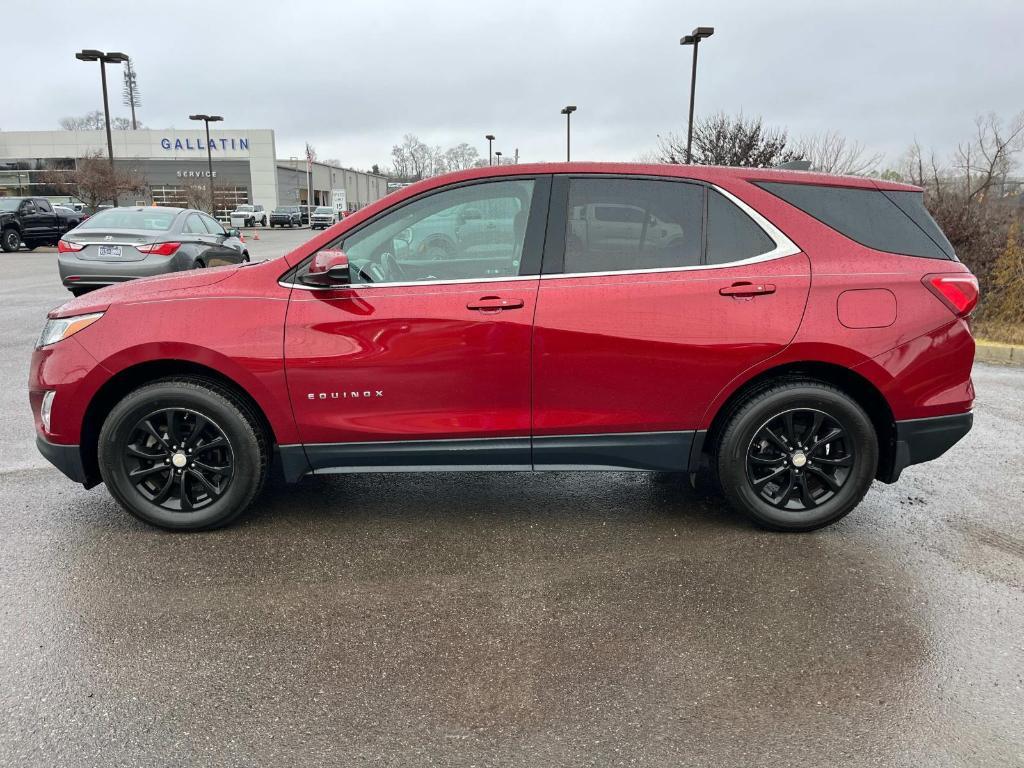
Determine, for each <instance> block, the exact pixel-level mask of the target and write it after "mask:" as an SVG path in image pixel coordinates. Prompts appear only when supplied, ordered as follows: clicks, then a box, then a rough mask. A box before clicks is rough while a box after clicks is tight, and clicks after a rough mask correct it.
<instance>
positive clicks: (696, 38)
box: [679, 27, 715, 165]
mask: <svg viewBox="0 0 1024 768" xmlns="http://www.w3.org/2000/svg"><path fill="white" fill-rule="evenodd" d="M713 34H715V28H714V27H697V28H696V29H695V30H693V32H691V33H690V34H688V35H686V37H683V38H680V40H679V44H680V45H692V46H693V67H692V69H691V70H690V122H689V124H688V126H687V128H686V164H687V165H689V164H690V161H691V160H692V159H693V156H692V155H691V154H690V147H691V146H692V144H693V91H694V89H695V88H696V87H697V47H698V46H699V45H700V41H701V40H703V39H704V38H706V37H711V36H712V35H713Z"/></svg>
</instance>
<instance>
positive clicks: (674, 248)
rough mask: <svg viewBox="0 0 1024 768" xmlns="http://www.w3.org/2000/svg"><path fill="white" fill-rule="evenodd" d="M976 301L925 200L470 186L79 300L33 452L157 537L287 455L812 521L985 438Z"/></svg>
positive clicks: (679, 179) (608, 183)
mask: <svg viewBox="0 0 1024 768" xmlns="http://www.w3.org/2000/svg"><path fill="white" fill-rule="evenodd" d="M442 237H443V238H444V240H445V242H446V243H448V246H447V247H446V248H429V249H425V248H421V247H417V246H416V245H414V244H421V243H424V242H431V241H432V238H433V239H434V240H438V239H439V238H442ZM977 299H978V286H977V281H976V280H975V278H974V277H973V276H972V275H971V273H970V272H969V271H968V270H967V269H966V268H965V267H964V266H963V265H962V264H961V263H960V262H959V261H958V260H957V257H956V255H955V253H954V252H953V249H952V247H951V246H950V244H949V241H948V240H947V239H946V238H945V237H944V236H943V234H942V232H941V231H940V229H939V228H938V227H937V226H936V224H935V222H934V221H933V220H932V219H931V217H930V216H929V215H928V213H927V212H926V210H925V208H924V205H923V201H922V192H921V190H920V189H918V188H916V187H910V186H906V185H902V184H894V183H890V182H885V181H878V180H871V179H865V178H844V177H836V176H827V175H818V174H812V173H803V172H790V171H779V170H761V169H748V168H711V167H695V166H655V165H617V164H590V163H586V164H582V163H577V164H550V165H547V164H545V165H514V166H506V167H498V168H478V169H473V170H469V171H464V172H460V173H456V174H452V175H448V176H442V177H438V178H433V179H428V180H426V181H422V182H419V183H417V184H414V185H412V186H410V187H407V188H405V189H403V190H401V191H399V192H396V193H394V194H392V195H389V196H388V197H387V198H385V199H383V200H381V201H379V202H377V203H375V204H373V205H371V206H369V207H367V208H364V209H362V210H361V211H359V212H358V213H356V214H354V215H352V216H350V217H348V218H346V219H344V220H343V221H341V222H339V223H337V224H335V225H333V226H332V227H330V228H329V229H328V230H326V231H325V232H323V233H322V234H320V235H318V236H317V237H314V238H313V239H312V240H310V241H309V242H307V243H305V244H304V245H301V246H299V247H298V248H296V249H295V250H294V251H292V252H291V253H288V254H285V255H284V256H282V257H280V258H277V259H274V260H271V261H266V262H262V263H258V264H241V265H237V266H228V267H221V268H218V269H205V270H198V271H194V272H187V273H181V274H174V275H168V276H165V277H156V278H151V279H145V280H135V281H132V282H127V283H123V284H120V285H116V286H113V287H110V288H105V289H103V290H100V291H97V292H95V293H91V294H88V295H86V296H83V297H81V298H78V299H75V300H72V301H70V302H68V303H67V304H64V305H63V306H61V307H60V308H58V309H55V310H53V311H52V312H50V313H49V316H48V319H47V322H46V325H45V327H44V329H43V331H42V334H41V336H40V338H39V342H38V345H37V349H36V350H35V353H34V355H33V358H32V365H31V373H30V381H29V394H30V401H31V407H32V410H33V414H34V416H35V422H36V428H37V431H38V438H37V444H38V446H39V449H40V451H41V452H42V453H43V455H44V456H46V457H47V458H48V459H49V460H50V461H51V462H52V463H53V464H54V465H56V466H57V467H58V468H59V469H60V470H61V471H62V472H63V473H64V474H66V475H67V476H68V477H69V478H71V479H72V480H74V481H76V482H79V483H82V484H83V485H85V487H86V488H89V487H92V486H94V485H96V484H98V483H100V482H104V483H106V486H107V489H108V490H109V491H110V493H111V494H112V495H113V496H114V498H115V499H117V501H118V502H120V504H121V505H122V506H123V507H124V508H125V509H126V510H128V511H129V512H130V513H132V514H133V515H135V516H137V517H139V518H141V519H142V520H145V521H147V522H149V523H152V524H154V525H157V526H162V527H164V528H170V529H177V530H197V529H208V528H213V527H216V526H220V525H224V524H225V523H227V522H229V521H231V520H233V519H234V518H235V517H236V516H237V515H239V514H240V513H241V512H242V511H243V510H244V509H245V508H246V507H247V506H248V505H249V504H250V503H251V502H252V501H253V499H254V498H256V496H257V494H259V493H260V489H261V487H262V486H263V483H264V480H265V479H266V477H267V475H268V472H269V471H270V470H271V468H272V467H274V468H276V469H275V471H276V472H279V473H281V474H283V477H284V478H285V479H286V480H287V481H289V482H291V481H296V480H298V479H299V478H301V477H302V476H304V475H310V474H316V475H319V474H325V473H334V472H395V471H445V472H447V471H453V470H474V471H476V470H515V471H520V470H613V471H621V470H638V471H656V472H689V473H695V472H697V471H699V470H701V469H702V468H706V469H708V470H710V473H711V475H712V476H713V477H714V478H715V479H716V480H717V483H718V485H719V486H720V488H721V490H722V492H723V493H724V495H725V497H726V499H727V500H728V501H729V502H730V504H731V505H732V506H734V507H735V508H737V509H739V510H741V511H743V512H744V513H746V514H748V515H750V516H752V517H753V518H754V519H755V520H756V521H758V522H759V523H761V524H762V525H765V526H768V527H771V528H775V529H782V530H810V529H813V528H818V527H821V526H823V525H827V524H829V523H831V522H834V521H835V520H838V519H839V518H841V517H842V516H843V515H845V514H847V513H848V512H849V511H850V510H851V509H853V508H854V507H855V506H856V505H857V504H858V503H859V502H860V500H861V499H862V498H863V496H864V494H865V493H866V492H867V490H868V488H869V486H870V485H871V483H872V481H874V480H880V481H882V482H886V483H891V482H894V481H896V480H897V479H898V477H899V475H900V473H901V472H902V471H903V469H905V468H906V467H907V466H909V465H912V464H916V463H919V462H923V461H928V460H930V459H934V458H936V457H937V456H939V455H940V454H942V453H943V452H945V451H946V450H947V449H948V448H950V446H952V445H953V444H954V443H956V442H957V441H958V440H959V439H960V438H961V437H963V436H964V435H965V434H966V433H967V431H968V430H969V429H970V428H971V419H972V415H971V405H972V401H973V399H974V389H973V386H972V383H971V365H972V362H973V358H974V341H973V339H972V337H971V333H970V329H969V327H968V320H967V318H968V315H969V314H970V312H971V310H972V309H973V308H974V306H975V304H976V303H977Z"/></svg>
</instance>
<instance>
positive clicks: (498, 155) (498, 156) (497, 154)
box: [494, 152, 501, 165]
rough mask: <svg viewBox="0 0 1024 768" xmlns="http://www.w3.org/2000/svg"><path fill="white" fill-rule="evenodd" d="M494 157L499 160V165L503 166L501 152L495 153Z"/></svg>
mask: <svg viewBox="0 0 1024 768" xmlns="http://www.w3.org/2000/svg"><path fill="white" fill-rule="evenodd" d="M494 156H495V157H496V158H498V165H501V152H495V153H494Z"/></svg>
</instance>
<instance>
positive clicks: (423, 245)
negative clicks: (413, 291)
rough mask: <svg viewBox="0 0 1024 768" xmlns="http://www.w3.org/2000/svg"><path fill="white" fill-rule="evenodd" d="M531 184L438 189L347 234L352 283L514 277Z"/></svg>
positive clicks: (517, 182)
mask: <svg viewBox="0 0 1024 768" xmlns="http://www.w3.org/2000/svg"><path fill="white" fill-rule="evenodd" d="M533 188H534V182H533V181H532V180H528V179H527V180H523V179H515V180H508V181H495V182H486V183H481V184H471V185H468V186H463V187H456V188H453V189H447V190H443V191H441V192H437V193H435V194H432V195H429V196H427V197H424V198H420V199H419V200H415V201H414V202H411V203H409V204H407V205H403V206H402V207H400V208H398V209H397V210H395V211H394V212H392V213H388V214H385V215H383V216H381V217H380V218H379V219H376V220H375V221H373V222H372V223H371V224H369V225H368V226H366V227H363V228H362V229H360V230H359V231H358V232H355V233H354V234H352V235H351V236H349V237H347V238H346V239H345V240H344V241H343V242H342V245H341V247H342V248H343V249H344V251H345V253H346V254H347V255H348V259H349V264H350V269H351V275H352V282H353V283H394V282H417V281H424V280H474V279H484V278H496V277H511V276H514V275H518V274H519V265H520V261H521V259H522V253H523V243H524V241H525V238H526V223H527V219H528V218H529V214H530V204H531V202H532V200H533Z"/></svg>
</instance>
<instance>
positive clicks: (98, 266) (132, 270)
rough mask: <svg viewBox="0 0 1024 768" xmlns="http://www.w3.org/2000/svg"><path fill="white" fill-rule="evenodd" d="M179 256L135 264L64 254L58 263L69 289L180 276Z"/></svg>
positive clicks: (156, 258)
mask: <svg viewBox="0 0 1024 768" xmlns="http://www.w3.org/2000/svg"><path fill="white" fill-rule="evenodd" d="M179 262H180V260H179V259H178V258H177V256H173V257H170V258H169V257H167V256H149V257H147V258H144V259H138V260H136V261H96V260H93V259H79V258H76V257H74V256H72V255H70V254H61V256H60V257H59V258H58V259H57V268H58V270H59V271H60V279H61V282H62V283H64V286H65V287H66V288H74V287H75V286H97V285H112V284H114V283H123V282H124V281H125V280H134V279H136V278H139V277H155V276H157V275H166V274H168V273H169V272H177V271H178V270H179V269H180V266H179Z"/></svg>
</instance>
